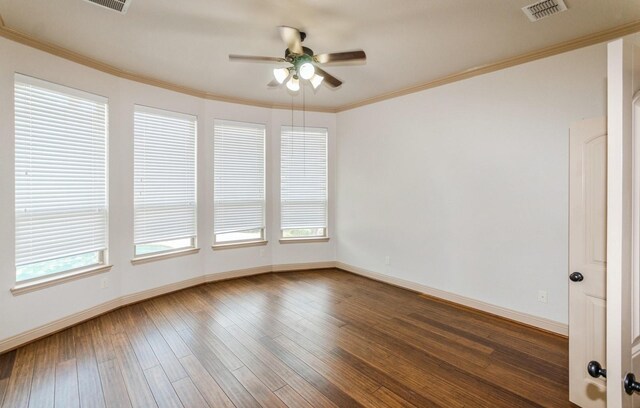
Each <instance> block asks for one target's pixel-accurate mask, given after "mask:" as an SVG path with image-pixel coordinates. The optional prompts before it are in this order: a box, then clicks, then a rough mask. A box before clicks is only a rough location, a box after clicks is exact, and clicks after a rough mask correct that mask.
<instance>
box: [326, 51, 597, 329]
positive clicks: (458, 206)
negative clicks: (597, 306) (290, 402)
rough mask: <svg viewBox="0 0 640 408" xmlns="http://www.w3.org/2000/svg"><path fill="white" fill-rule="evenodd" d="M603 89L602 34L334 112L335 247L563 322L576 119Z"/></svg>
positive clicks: (345, 255) (372, 264) (408, 275)
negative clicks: (555, 51) (538, 56)
mask: <svg viewBox="0 0 640 408" xmlns="http://www.w3.org/2000/svg"><path fill="white" fill-rule="evenodd" d="M605 92H606V48H605V46H604V45H597V46H593V47H589V48H586V49H581V50H577V51H573V52H570V53H567V54H563V55H558V56H554V57H550V58H546V59H543V60H539V61H535V62H531V63H527V64H524V65H520V66H516V67H513V68H509V69H506V70H502V71H498V72H494V73H491V74H488V75H483V76H480V77H475V78H471V79H468V80H465V81H461V82H456V83H453V84H449V85H446V86H442V87H438V88H434V89H430V90H426V91H423V92H420V93H415V94H411V95H407V96H404V97H401V98H396V99H391V100H387V101H384V102H380V103H377V104H373V105H368V106H364V107H361V108H358V109H354V110H350V111H346V112H342V113H339V114H338V119H337V121H338V132H339V134H338V146H337V154H338V162H337V172H338V173H337V174H338V178H337V182H336V184H337V203H336V208H337V227H338V229H337V231H336V232H337V236H338V248H337V257H338V261H340V262H344V263H346V264H349V265H352V266H356V267H359V268H364V269H366V270H369V271H373V272H377V273H383V274H386V275H389V276H391V277H394V278H400V279H404V280H408V281H410V282H414V283H418V284H421V285H426V286H429V287H433V288H436V289H440V290H445V291H448V292H453V293H455V294H458V295H462V296H466V297H469V298H472V299H475V300H480V301H483V302H486V303H490V304H492V305H497V306H500V307H505V308H508V309H512V310H515V311H519V312H523V313H528V314H532V315H535V316H538V317H543V318H547V319H550V320H554V321H557V322H560V323H566V322H567V306H568V286H567V284H568V279H567V272H568V271H567V267H568V266H567V265H568V205H569V203H568V197H569V193H568V174H569V171H568V168H569V163H568V158H569V155H568V144H569V143H568V142H569V125H570V123H572V122H574V121H577V120H580V119H582V118H588V117H596V116H603V115H605V113H606V95H605ZM387 255H388V256H389V257H390V265H386V264H385V256H387ZM539 289H542V290H547V291H548V292H549V302H548V303H546V304H544V303H540V302H538V301H537V291H538V290H539Z"/></svg>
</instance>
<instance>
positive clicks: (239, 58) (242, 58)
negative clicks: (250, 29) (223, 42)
mask: <svg viewBox="0 0 640 408" xmlns="http://www.w3.org/2000/svg"><path fill="white" fill-rule="evenodd" d="M229 61H234V62H287V60H285V59H284V58H280V57H259V56H255V55H236V54H229Z"/></svg>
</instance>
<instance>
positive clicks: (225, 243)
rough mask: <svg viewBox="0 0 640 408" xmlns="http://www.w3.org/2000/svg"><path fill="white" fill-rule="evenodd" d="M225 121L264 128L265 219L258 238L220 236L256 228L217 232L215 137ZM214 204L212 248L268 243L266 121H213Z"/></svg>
mask: <svg viewBox="0 0 640 408" xmlns="http://www.w3.org/2000/svg"><path fill="white" fill-rule="evenodd" d="M220 122H223V123H229V124H236V125H239V126H241V125H247V127H261V128H262V130H263V136H262V137H263V141H262V150H263V161H262V191H263V197H262V221H263V225H264V226H263V227H262V228H260V231H259V236H258V237H257V238H247V239H234V240H219V239H218V236H219V235H228V234H234V233H247V232H250V231H254V230H255V228H254V229H248V230H242V231H235V232H227V233H220V234H216V232H215V228H216V227H215V225H216V217H215V206H216V204H215V202H216V198H215V196H216V195H215V191H216V171H215V167H216V164H215V163H216V160H215V156H216V143H215V139H216V128H217V124H218V123H220ZM213 132H214V134H213V186H212V187H213V206H214V215H213V220H212V222H213V239H212V245H211V246H212V248H214V249H217V248H229V247H245V246H254V245H265V244H266V243H267V158H268V149H267V125H266V124H264V123H258V122H249V121H238V120H230V119H220V118H216V119H214V121H213Z"/></svg>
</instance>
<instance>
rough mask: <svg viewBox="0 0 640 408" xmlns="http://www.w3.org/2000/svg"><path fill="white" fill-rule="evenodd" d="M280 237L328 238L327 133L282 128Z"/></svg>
mask: <svg viewBox="0 0 640 408" xmlns="http://www.w3.org/2000/svg"><path fill="white" fill-rule="evenodd" d="M280 160H281V163H280V165H281V174H280V202H281V229H282V238H311V237H326V236H327V130H326V129H318V128H297V127H289V126H283V127H282V138H281V146H280Z"/></svg>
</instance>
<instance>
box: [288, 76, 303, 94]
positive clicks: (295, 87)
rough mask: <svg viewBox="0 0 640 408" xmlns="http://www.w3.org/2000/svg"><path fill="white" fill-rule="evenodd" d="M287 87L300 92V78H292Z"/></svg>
mask: <svg viewBox="0 0 640 408" xmlns="http://www.w3.org/2000/svg"><path fill="white" fill-rule="evenodd" d="M287 88H289V90H290V91H292V92H298V91H299V90H300V80H299V79H298V78H291V79H290V80H289V82H287Z"/></svg>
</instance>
